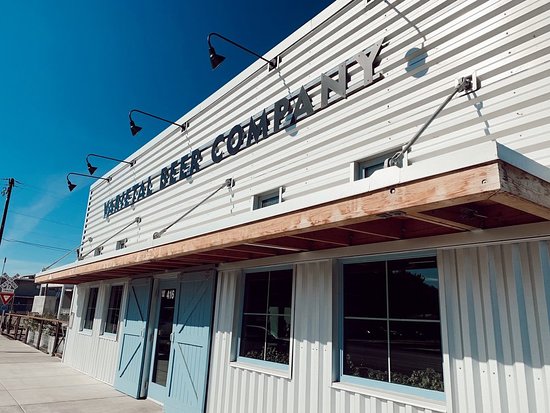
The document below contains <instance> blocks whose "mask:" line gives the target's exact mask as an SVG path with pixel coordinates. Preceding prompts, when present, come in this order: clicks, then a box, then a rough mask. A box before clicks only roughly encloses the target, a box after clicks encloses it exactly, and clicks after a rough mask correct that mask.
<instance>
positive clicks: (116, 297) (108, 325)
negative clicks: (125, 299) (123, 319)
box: [104, 285, 124, 334]
mask: <svg viewBox="0 0 550 413" xmlns="http://www.w3.org/2000/svg"><path fill="white" fill-rule="evenodd" d="M123 290H124V286H122V285H113V286H112V287H111V293H110V294H109V302H108V304H107V317H106V318H105V331H104V332H105V333H108V334H116V333H117V330H118V320H119V318H120V305H121V303H122V292H123Z"/></svg>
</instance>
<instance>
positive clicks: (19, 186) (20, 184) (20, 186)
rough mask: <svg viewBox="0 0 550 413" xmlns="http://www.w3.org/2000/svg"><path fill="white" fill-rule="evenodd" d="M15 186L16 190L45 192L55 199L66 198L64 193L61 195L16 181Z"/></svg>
mask: <svg viewBox="0 0 550 413" xmlns="http://www.w3.org/2000/svg"><path fill="white" fill-rule="evenodd" d="M16 184H17V185H15V186H16V187H18V188H21V189H29V190H32V191H36V192H47V193H48V194H51V195H54V196H55V197H58V198H60V199H62V198H65V197H66V196H67V194H64V193H61V192H55V191H50V190H49V189H46V188H43V187H39V186H35V185H30V184H26V183H24V182H19V181H16Z"/></svg>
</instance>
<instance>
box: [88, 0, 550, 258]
mask: <svg viewBox="0 0 550 413" xmlns="http://www.w3.org/2000/svg"><path fill="white" fill-rule="evenodd" d="M340 8H343V9H342V10H341V11H338V10H339V9H340ZM330 10H332V11H333V13H334V15H333V16H332V17H330V16H328V15H326V13H325V15H322V16H321V17H319V18H317V19H314V20H313V21H312V22H311V23H309V24H307V25H305V26H304V27H302V28H301V29H299V30H298V31H297V32H296V33H295V34H294V35H292V36H291V37H290V38H289V39H287V40H286V41H284V42H283V43H282V44H281V45H279V46H277V47H276V48H274V50H273V51H271V52H269V53H267V54H266V56H268V57H271V55H273V54H277V53H280V54H281V55H282V57H283V63H282V64H281V66H280V68H279V70H278V71H272V72H267V71H266V70H265V66H264V65H261V64H260V62H257V63H255V64H254V65H252V66H251V67H250V68H248V69H247V70H245V71H244V72H243V73H242V74H241V75H240V76H239V77H238V78H237V79H236V80H235V81H232V82H230V84H229V85H227V86H226V87H224V88H222V89H221V90H220V91H219V92H217V93H216V94H215V95H214V97H212V98H210V99H207V101H206V102H205V103H203V104H201V105H200V106H199V107H198V108H197V109H195V110H193V111H192V113H191V115H186V116H184V117H183V118H182V121H187V120H188V121H190V127H189V131H188V134H184V135H181V134H180V133H179V132H178V131H177V129H176V128H170V129H168V130H167V131H165V132H164V133H162V134H161V135H159V136H158V137H157V138H155V139H154V140H153V141H152V142H151V143H149V144H147V145H146V146H145V147H144V148H142V149H141V150H140V151H138V152H137V153H136V154H134V155H132V156H130V157H129V159H132V158H134V157H136V156H137V158H138V162H137V164H136V165H135V166H134V167H133V168H128V167H127V166H125V165H122V166H121V167H119V168H118V169H115V170H114V172H113V173H114V177H113V181H112V182H111V183H110V184H108V185H107V184H105V183H103V182H100V183H98V184H97V185H94V186H93V189H92V193H91V195H90V203H89V207H88V212H87V215H86V222H85V231H84V238H85V239H87V238H88V237H89V236H92V237H93V239H94V241H93V242H92V243H86V244H85V246H84V252H85V253H86V252H89V251H91V250H92V249H93V248H94V247H95V246H96V245H98V244H99V243H101V242H103V241H104V240H106V239H108V238H109V237H110V236H112V235H113V234H115V233H116V232H117V231H120V230H121V229H122V228H123V227H124V226H126V225H128V224H129V223H131V222H132V221H133V220H134V219H135V217H136V216H139V217H141V219H142V221H141V223H140V224H139V225H137V224H134V225H132V226H130V227H129V228H128V229H126V230H124V231H123V232H122V233H120V234H119V235H118V236H117V237H116V238H114V239H112V240H110V241H109V243H107V244H106V245H105V249H104V252H105V253H106V254H111V255H113V254H121V253H123V252H124V253H125V252H128V251H131V250H136V249H143V248H147V247H150V246H153V245H158V244H159V243H164V242H168V241H170V240H172V241H173V240H177V239H185V238H188V237H190V236H194V235H197V234H201V233H204V232H208V231H213V230H215V229H219V228H223V227H227V226H231V225H236V224H239V223H242V222H247V221H250V220H255V219H259V218H261V217H263V216H265V211H261V210H260V211H250V205H251V202H250V200H251V197H252V196H253V195H254V194H258V193H261V192H264V191H266V190H270V189H274V188H277V187H279V186H284V187H285V193H284V198H285V201H286V204H287V205H291V202H293V201H294V202H296V203H295V204H294V205H296V208H301V207H303V205H304V204H307V202H308V199H311V195H312V194H314V193H327V194H328V193H330V194H334V193H338V192H337V191H338V188H339V187H344V186H345V185H348V184H349V180H350V174H349V163H350V162H352V161H355V160H358V159H361V158H363V157H367V156H372V155H373V154H376V153H380V152H384V151H386V150H390V149H393V148H397V147H399V146H400V145H402V144H403V143H405V142H406V141H408V140H409V139H410V138H411V137H412V136H413V135H414V133H415V132H416V130H417V129H418V128H419V126H420V125H421V124H423V123H424V122H425V120H426V119H427V118H428V117H429V116H430V115H431V114H432V113H433V112H434V110H435V109H436V107H437V106H438V105H439V103H440V102H441V101H442V100H443V99H444V98H445V97H446V96H447V95H448V94H449V93H450V91H451V89H452V88H453V86H454V80H455V79H457V78H459V77H461V76H464V75H467V74H470V73H471V72H472V71H474V70H475V71H477V74H478V76H479V77H480V79H481V83H482V88H481V89H480V90H479V91H477V92H476V94H475V95H472V96H470V97H465V96H459V97H456V98H455V99H453V101H452V102H451V103H450V104H449V106H448V108H447V109H445V110H444V111H443V112H442V113H441V115H440V116H439V117H438V118H437V119H436V120H435V122H434V123H433V124H432V125H431V126H430V128H429V129H428V130H427V131H426V133H425V134H424V135H423V137H422V138H421V140H420V141H419V142H418V143H417V144H416V145H415V146H414V147H413V151H412V152H411V154H410V159H411V161H412V162H422V160H425V159H427V158H430V157H433V156H434V155H438V154H442V153H447V152H451V151H454V150H457V149H460V148H464V147H469V146H472V145H473V144H475V143H481V142H483V141H487V140H493V139H497V140H498V141H499V142H501V143H503V144H505V145H508V146H510V147H511V148H512V149H515V150H518V151H519V152H521V153H524V154H526V155H528V156H530V157H532V158H534V159H535V160H537V161H539V162H541V163H542V164H544V165H550V151H548V143H547V138H546V133H547V130H548V124H549V121H550V118H549V117H548V113H549V112H550V99H549V98H550V88H549V78H548V76H547V73H548V71H549V70H550V59H548V55H549V54H548V51H550V33H549V29H550V3H549V2H548V1H546V0H538V1H535V0H526V1H519V0H514V1H510V0H462V1H460V0H445V1H443V0H442V1H437V2H433V1H432V2H420V1H417V0H392V1H389V0H387V1H386V0H374V1H368V2H366V1H353V2H351V3H349V4H348V3H347V2H346V1H338V2H336V3H335V4H334V5H332V6H331V8H330ZM337 11H338V12H337ZM329 17H330V18H329ZM327 19H328V20H327ZM382 37H385V39H386V41H388V46H387V47H386V48H384V49H383V50H382V52H381V55H380V57H381V63H380V66H379V69H378V70H379V71H380V72H381V73H383V74H384V77H385V78H384V79H383V80H381V81H380V82H379V83H376V84H374V85H372V86H371V87H369V88H367V89H365V90H363V91H360V92H359V93H356V94H354V95H352V96H350V97H348V99H346V100H343V101H340V102H338V103H336V104H334V105H332V106H330V107H328V108H326V109H324V110H323V111H321V112H319V113H316V114H315V115H313V116H310V117H309V118H307V119H304V120H302V121H301V122H299V123H298V124H297V126H296V127H292V128H290V129H288V130H283V131H281V132H279V133H278V134H275V135H273V136H271V137H270V138H268V139H266V140H264V141H262V142H261V143H260V144H257V145H254V146H253V147H252V148H249V149H245V150H243V151H241V152H239V153H238V154H237V155H235V156H232V157H230V158H229V159H226V160H224V161H222V162H221V163H219V164H217V165H215V166H213V167H211V168H208V169H206V170H204V171H201V172H199V173H197V174H196V175H195V176H193V180H192V183H189V182H179V183H176V184H174V185H173V186H171V187H169V188H167V189H165V190H163V191H161V192H159V193H157V194H155V195H153V196H151V197H149V198H147V199H144V200H142V201H140V202H138V203H136V204H135V205H134V207H132V208H127V209H125V210H123V211H120V212H118V213H116V214H114V215H112V216H111V217H110V218H109V219H104V218H103V203H104V202H105V201H106V200H108V199H111V198H112V197H114V196H115V195H116V194H118V193H120V192H121V191H123V190H125V189H126V188H128V187H131V186H132V185H133V184H134V183H135V182H139V181H141V180H142V179H144V178H146V177H147V176H149V175H153V174H157V173H158V172H159V171H160V169H161V168H162V167H163V166H169V165H170V163H171V162H172V161H175V160H178V159H179V158H180V157H181V156H182V155H184V154H186V153H188V151H189V148H190V147H191V148H197V147H198V146H200V145H204V144H205V143H207V142H210V141H212V140H213V139H214V138H215V137H216V136H217V135H218V134H220V133H221V132H224V131H228V130H229V129H230V128H231V127H232V126H233V125H234V124H236V123H240V122H243V121H245V120H247V119H249V118H250V116H251V115H254V114H256V113H258V111H261V110H262V109H263V108H264V107H268V106H269V105H271V104H272V103H273V102H274V101H276V100H277V99H279V98H281V97H283V96H285V95H286V94H288V92H289V90H290V91H295V90H298V89H299V87H300V86H301V85H303V84H306V83H307V82H308V81H310V80H313V79H316V78H317V77H319V76H320V74H321V73H323V72H325V71H327V70H329V69H332V68H334V67H335V66H336V65H338V64H339V63H341V62H343V61H344V60H346V59H348V58H351V57H352V56H354V54H356V53H357V52H358V51H360V50H363V49H365V48H367V47H368V46H370V45H371V44H373V43H374V42H376V41H378V40H380V38H382ZM413 48H417V49H421V51H419V52H416V53H417V54H421V53H425V54H426V59H425V61H424V60H422V61H421V62H420V64H419V66H418V67H416V68H413V69H412V70H407V65H408V58H407V57H406V55H407V53H408V52H411V50H412V49H413ZM260 67H261V68H260ZM361 80H362V77H361V74H360V70H358V69H357V68H355V69H354V70H352V72H351V80H350V82H351V83H353V82H355V81H361ZM313 100H314V103H316V102H318V101H319V94H318V93H317V94H315V95H314V96H313ZM228 177H233V178H235V180H236V185H235V187H234V188H233V190H232V192H231V193H228V191H227V190H225V189H224V190H223V191H221V192H220V193H218V194H217V195H216V196H215V197H213V198H212V199H210V200H209V201H208V202H207V203H205V204H204V205H202V206H201V207H200V208H198V209H197V210H196V211H195V212H193V213H192V214H191V215H189V216H188V217H187V218H186V219H185V220H184V222H180V223H178V224H176V225H175V226H174V227H172V228H171V229H170V231H169V232H168V233H167V234H165V236H163V237H162V238H161V239H160V240H153V239H152V234H153V232H155V231H159V230H160V229H162V228H164V227H165V226H167V225H168V224H170V223H172V222H173V220H174V217H177V216H179V215H181V214H183V213H184V212H185V211H187V210H188V209H190V208H191V207H192V206H194V205H195V204H196V203H197V200H200V199H203V198H204V197H206V196H207V195H208V194H209V193H210V192H212V191H213V189H215V188H216V187H217V186H218V185H220V184H221V183H223V181H224V180H225V179H226V178H228ZM323 191H325V192H323ZM277 207H281V208H283V206H274V207H272V209H271V213H276V212H277V211H282V209H277ZM205 217H207V219H205ZM122 238H128V249H126V250H122V251H115V245H116V241H117V239H122ZM99 258H103V257H99ZM86 259H87V260H93V259H97V258H94V257H92V256H91V255H90V256H88V257H87V258H86Z"/></svg>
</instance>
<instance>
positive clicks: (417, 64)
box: [405, 47, 428, 78]
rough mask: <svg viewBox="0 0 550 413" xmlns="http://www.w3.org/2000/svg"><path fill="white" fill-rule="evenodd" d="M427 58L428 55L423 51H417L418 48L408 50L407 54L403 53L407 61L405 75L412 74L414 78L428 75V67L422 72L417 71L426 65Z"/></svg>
mask: <svg viewBox="0 0 550 413" xmlns="http://www.w3.org/2000/svg"><path fill="white" fill-rule="evenodd" d="M427 58H428V53H426V51H424V50H423V49H419V48H418V47H413V48H412V49H409V50H408V51H407V53H405V59H406V60H407V67H405V71H406V72H407V73H412V76H413V77H416V78H420V77H422V76H425V75H426V74H427V73H428V67H424V69H422V70H418V69H419V68H421V67H422V66H425V65H426V59H427Z"/></svg>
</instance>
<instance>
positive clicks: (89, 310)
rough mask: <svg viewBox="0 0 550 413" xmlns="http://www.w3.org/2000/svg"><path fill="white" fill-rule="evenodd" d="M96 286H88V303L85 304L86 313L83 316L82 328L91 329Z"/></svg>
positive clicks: (95, 302)
mask: <svg viewBox="0 0 550 413" xmlns="http://www.w3.org/2000/svg"><path fill="white" fill-rule="evenodd" d="M98 291H99V289H98V288H97V287H94V288H90V291H89V293H88V304H87V305H86V314H85V316H84V326H83V329H84V330H91V329H92V327H93V325H94V317H95V307H96V304H97V293H98Z"/></svg>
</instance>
